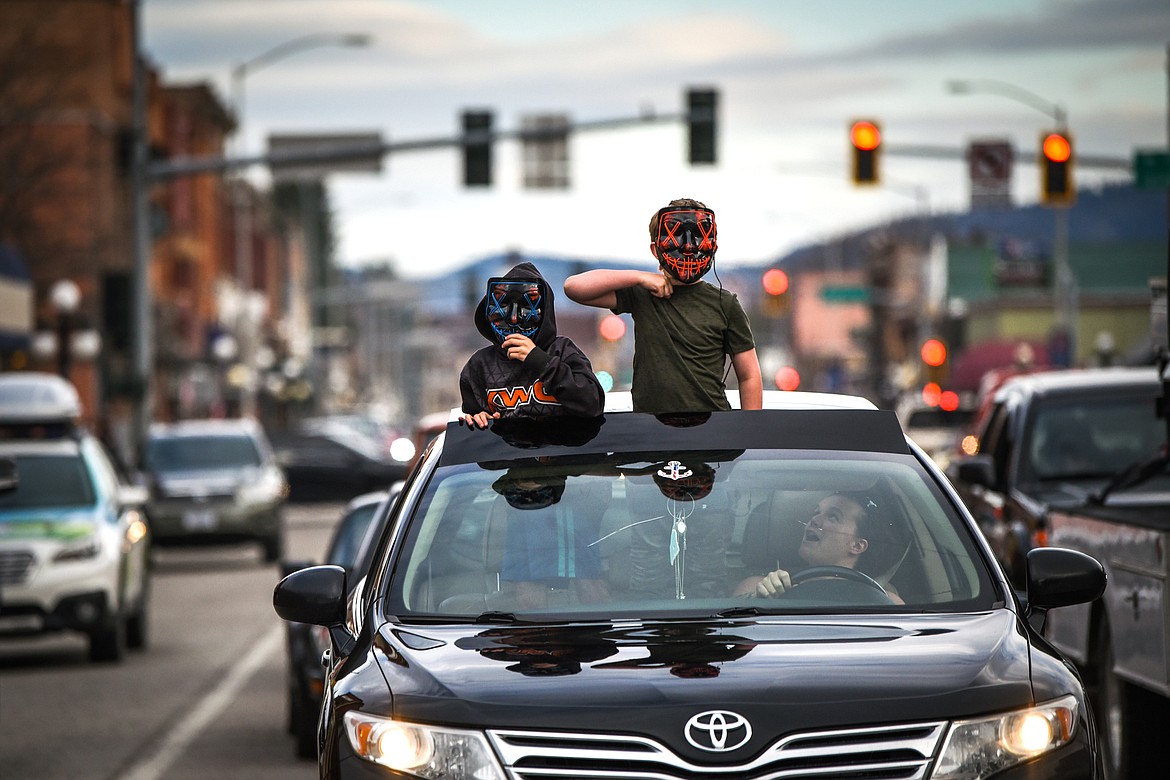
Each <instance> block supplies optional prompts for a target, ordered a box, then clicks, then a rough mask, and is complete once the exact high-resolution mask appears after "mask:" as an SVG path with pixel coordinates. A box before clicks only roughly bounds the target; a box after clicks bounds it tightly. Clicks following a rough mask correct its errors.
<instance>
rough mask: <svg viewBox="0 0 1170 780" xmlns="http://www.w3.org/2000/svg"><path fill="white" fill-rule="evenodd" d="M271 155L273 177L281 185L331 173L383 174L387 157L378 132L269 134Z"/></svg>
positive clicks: (313, 178) (317, 177)
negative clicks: (384, 158) (383, 157)
mask: <svg viewBox="0 0 1170 780" xmlns="http://www.w3.org/2000/svg"><path fill="white" fill-rule="evenodd" d="M268 152H269V155H271V156H272V158H273V160H272V162H271V168H272V178H273V180H275V181H278V182H289V181H294V182H295V181H317V180H319V179H323V178H325V177H326V176H328V175H329V174H331V173H381V171H382V156H383V154H384V152H383V142H382V136H381V135H380V134H378V133H325V134H321V133H316V134H314V133H309V134H295V135H270V136H268ZM281 158H284V159H283V160H282V159H281Z"/></svg>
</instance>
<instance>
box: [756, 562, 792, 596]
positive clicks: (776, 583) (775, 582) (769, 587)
mask: <svg viewBox="0 0 1170 780" xmlns="http://www.w3.org/2000/svg"><path fill="white" fill-rule="evenodd" d="M789 590H792V578H791V577H790V576H788V572H786V571H784V570H783V569H777V570H776V571H772V572H768V573H767V574H765V575H764V579H762V580H760V581H759V582H758V583H757V584H756V596H757V597H759V598H763V599H774V598H776V597H777V596H779V595H780V594H782V593H785V592H787V591H789Z"/></svg>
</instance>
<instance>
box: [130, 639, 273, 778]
mask: <svg viewBox="0 0 1170 780" xmlns="http://www.w3.org/2000/svg"><path fill="white" fill-rule="evenodd" d="M283 638H284V628H283V627H282V626H279V625H277V626H274V627H273V628H272V630H271V631H269V632H268V633H267V634H265V635H264V637H263V638H261V639H260V641H259V642H257V643H256V646H255V648H254V649H253V651H252V652H250V653H247V654H246V655H245V656H244V657H243V658H241V659H240V662H239V663H237V664H236V665H235V666H233V667H232V669H231V671H230V672H228V674H227V676H226V677H224V678H223V680H221V681H220V683H219V685H217V686H216V687H215V688H214V689H212V690H211V692H210V693H208V694H207V695H206V696H204V697H203V698H202V699H201V700H200V701H199V703H198V704H197V705H196V706H195V707H194V708H193V709H192V710H191V711H190V712H189V713H188V714H187V717H185V718H183V719H182V720H180V721H179V722H178V723H177V724H175V727H174V728H172V729H171V730H170V732H168V733H167V735H166V736H165V737H163V739H162V741H161V743H160V744H159V746H158V748H157V749H156V750H155V751H154V752H153V753H151V754H150V755H148V756H146V757H145V758H144V759H142V760H141V761H138V762H137V763H135V764H133V765H132V766H131V767H130V769H128V770H127V771H126V772H124V773H123V774H122V775H121V776H120V780H158V779H159V778H161V777H162V776H163V775H164V774H165V773H166V771H167V770H168V769H170V767H171V765H172V764H174V763H175V761H176V760H178V758H179V757H180V756H181V755H183V753H184V752H185V751H186V750H187V748H188V747H189V746H190V744H191V743H192V742H194V741H195V738H196V737H198V736H199V734H200V733H201V732H202V731H203V730H204V729H205V728H207V724H208V723H210V722H211V721H213V720H214V719H215V718H216V717H217V716H218V715H219V714H220V713H221V712H223V710H224V708H226V707H227V706H228V704H230V703H231V701H232V698H233V697H234V696H235V695H236V694H238V693H239V691H240V689H241V688H242V687H243V686H244V684H245V683H247V682H248V679H249V678H250V677H251V676H252V675H254V674H255V673H256V672H257V671H258V670H259V669H260V667H261V666H263V665H264V664H265V663H266V662H267V661H268V660H269V659H270V657H271V656H272V655H274V654H275V653H276V651H277V650H278V649H279V648H280V645H281V641H282V639H283Z"/></svg>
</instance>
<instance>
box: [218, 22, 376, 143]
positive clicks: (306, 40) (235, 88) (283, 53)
mask: <svg viewBox="0 0 1170 780" xmlns="http://www.w3.org/2000/svg"><path fill="white" fill-rule="evenodd" d="M372 40H373V38H372V37H371V36H369V35H366V34H364V33H311V34H309V35H303V36H301V37H300V38H293V39H292V40H289V41H285V42H284V43H281V44H278V45H276V46H273V47H272V48H271V49H268V50H267V51H264V52H262V53H260V54H257V55H256V56H255V57H253V58H252V59H250V60H245V61H244V62H241V63H239V64H237V65H236V66H234V67H233V68H232V109H233V110H234V111H235V114H236V135H237V137H238V138H239V139H240V141H242V140H243V137H244V132H243V130H244V79H245V78H247V77H248V76H249V75H250V74H252V73H255V72H256V71H258V70H260V69H261V68H264V67H266V66H268V65H271V64H272V63H274V62H276V61H277V60H283V59H285V58H286V57H290V56H292V55H293V54H297V53H299V52H302V51H306V50H308V49H317V48H321V47H324V46H341V47H351V48H360V47H363V46H369V45H370V42H371V41H372ZM237 145H238V146H240V148H238V149H237V150H236V151H237V152H239V151H242V144H237Z"/></svg>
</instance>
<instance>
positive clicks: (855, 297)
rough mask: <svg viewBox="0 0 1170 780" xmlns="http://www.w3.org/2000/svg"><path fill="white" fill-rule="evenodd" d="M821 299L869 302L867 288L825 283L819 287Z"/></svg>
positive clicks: (827, 301)
mask: <svg viewBox="0 0 1170 780" xmlns="http://www.w3.org/2000/svg"><path fill="white" fill-rule="evenodd" d="M821 300H823V301H825V302H826V303H869V288H868V287H858V286H852V285H831V284H826V285H825V286H824V287H822V288H821Z"/></svg>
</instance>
